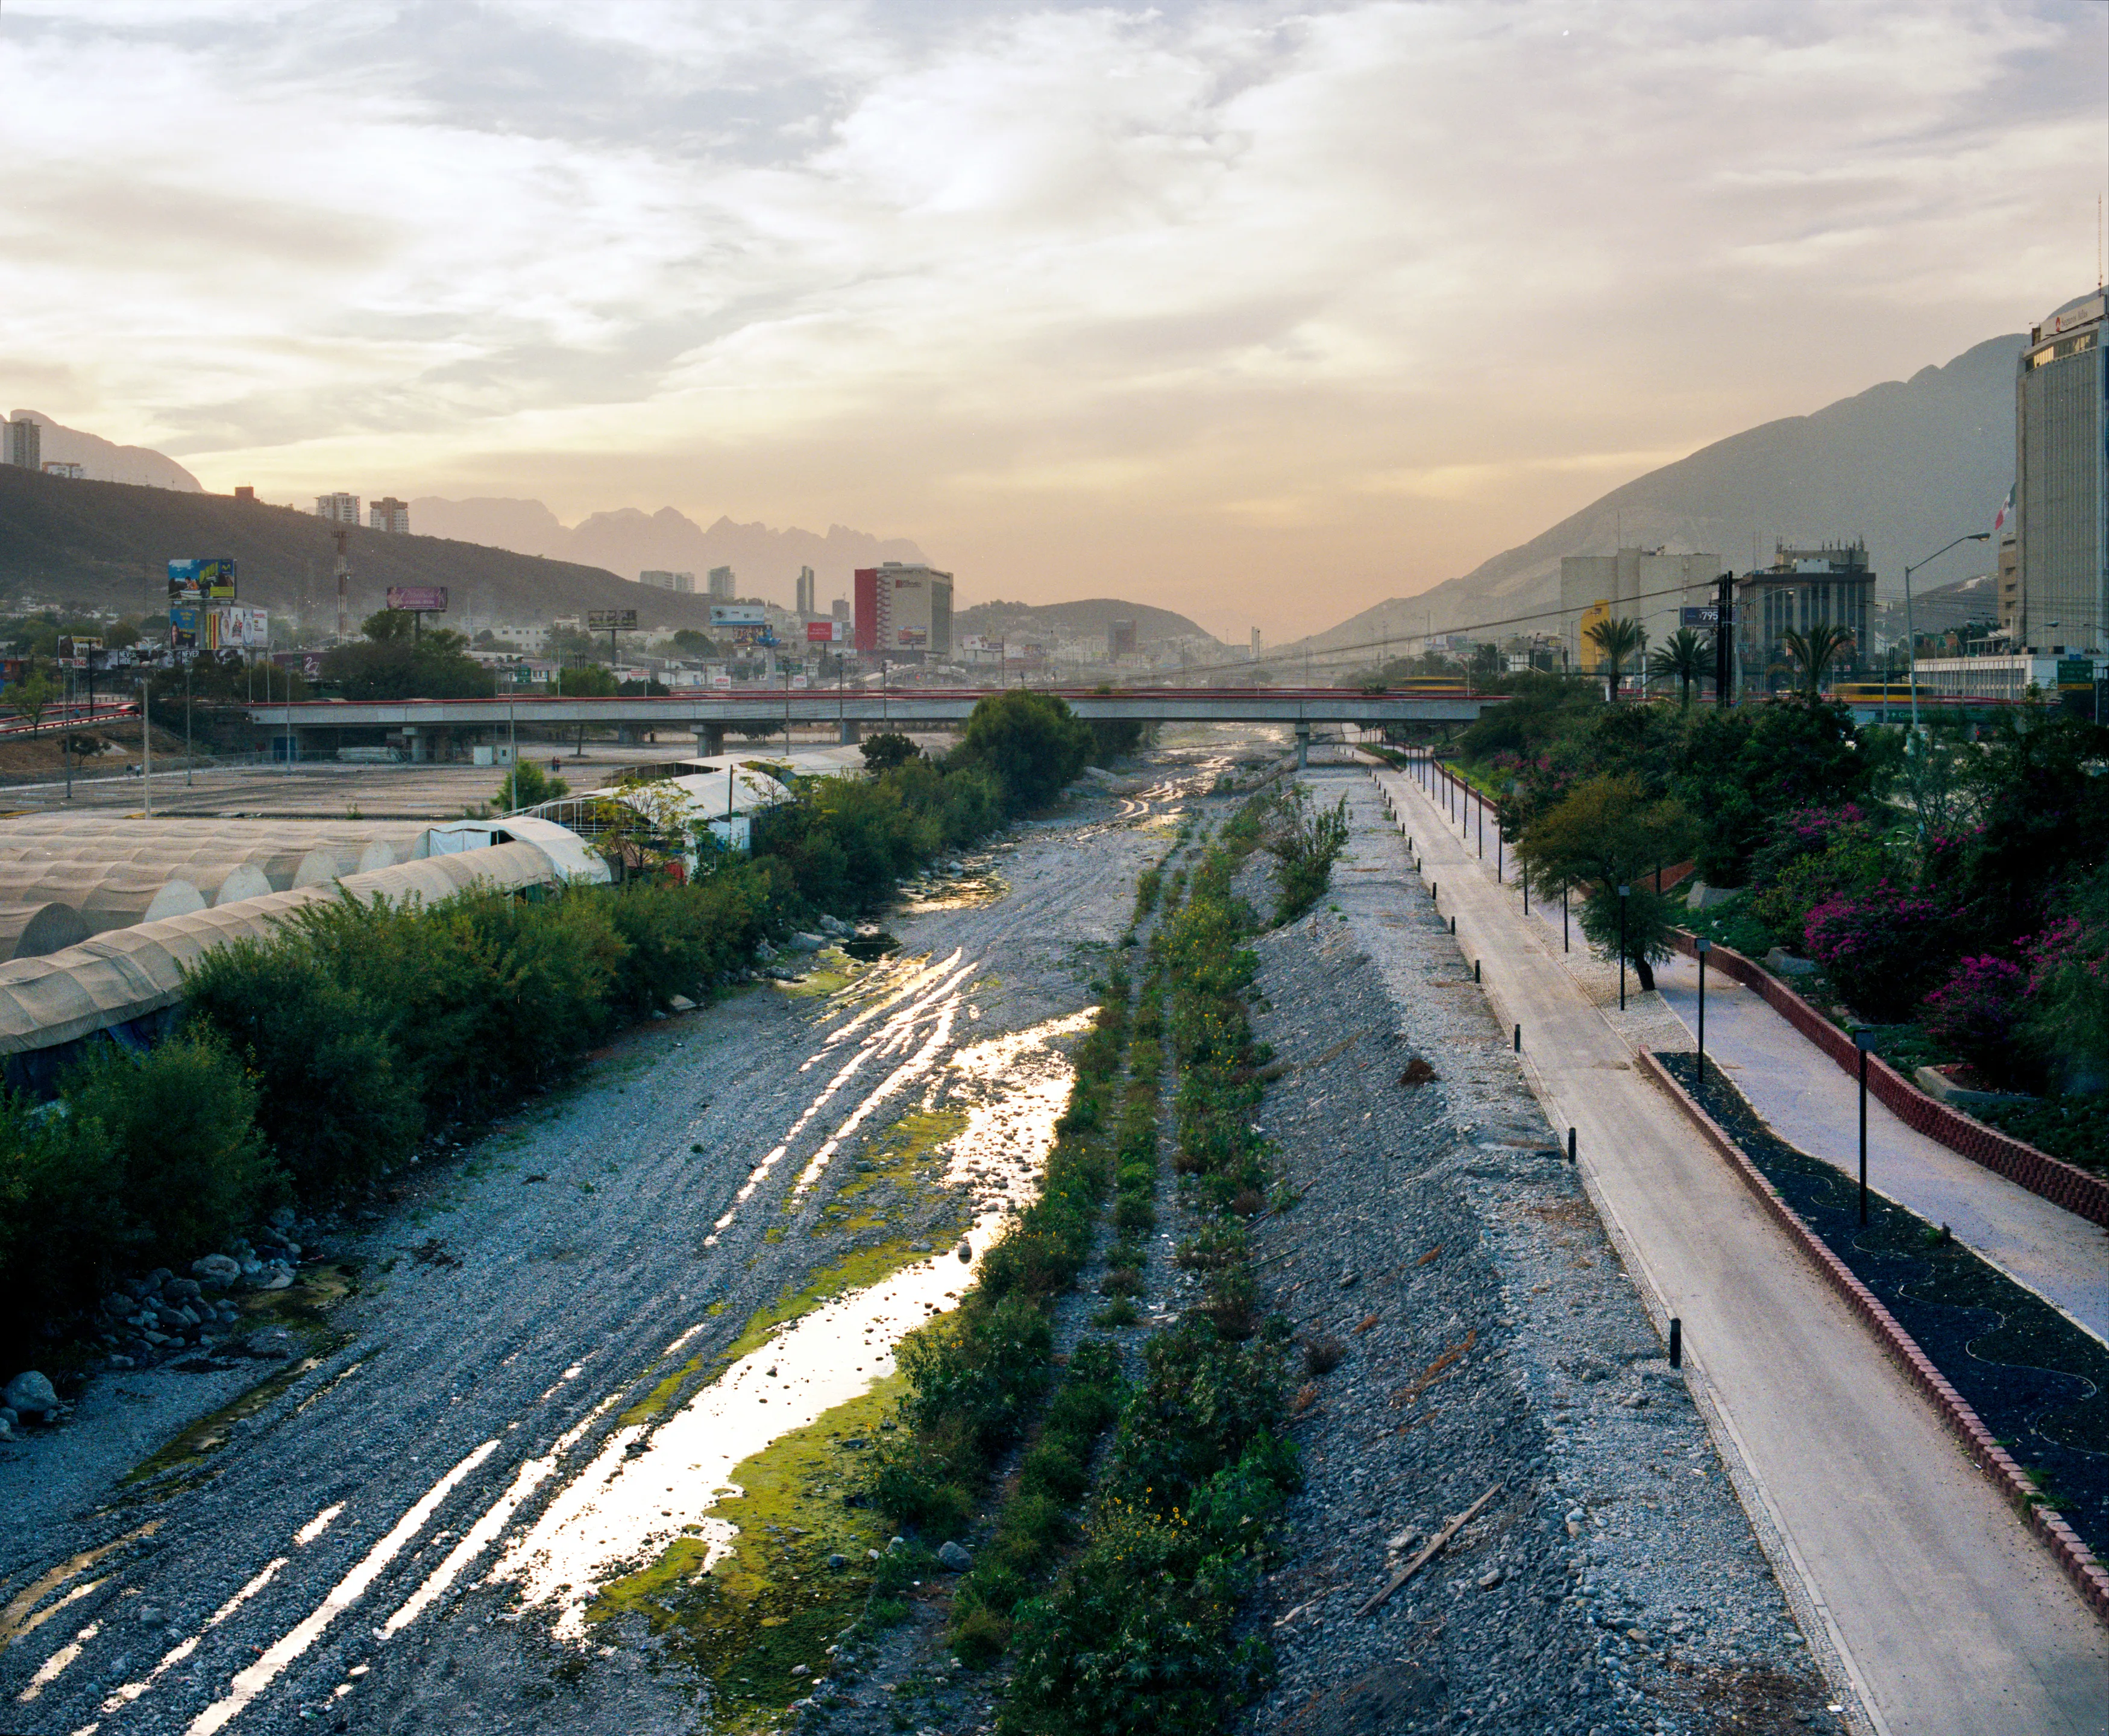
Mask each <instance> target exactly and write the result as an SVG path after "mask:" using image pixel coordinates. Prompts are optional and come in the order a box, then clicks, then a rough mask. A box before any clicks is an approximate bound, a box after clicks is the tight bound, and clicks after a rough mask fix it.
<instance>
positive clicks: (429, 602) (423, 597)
mask: <svg viewBox="0 0 2109 1736" xmlns="http://www.w3.org/2000/svg"><path fill="white" fill-rule="evenodd" d="M388 606H389V608H392V609H400V610H401V611H402V612H403V613H405V614H408V615H444V614H445V613H446V612H447V588H446V586H445V585H390V586H389V587H388Z"/></svg>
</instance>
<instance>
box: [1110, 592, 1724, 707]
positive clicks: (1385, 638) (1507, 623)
mask: <svg viewBox="0 0 2109 1736" xmlns="http://www.w3.org/2000/svg"><path fill="white" fill-rule="evenodd" d="M1713 583H1714V581H1710V580H1705V581H1700V582H1699V584H1698V585H1692V584H1689V583H1687V584H1684V585H1672V586H1671V587H1670V588H1669V590H1645V591H1642V592H1639V593H1638V594H1636V595H1634V596H1631V597H1621V598H1619V599H1618V601H1619V603H1621V604H1625V603H1652V602H1654V601H1655V600H1656V599H1658V598H1661V597H1682V596H1687V595H1690V594H1691V593H1692V592H1693V591H1694V590H1698V591H1699V592H1700V594H1702V595H1703V594H1707V593H1709V592H1710V591H1711V590H1712V588H1713ZM1601 600H1606V601H1608V600H1610V599H1601ZM1595 606H1596V604H1594V603H1591V604H1585V605H1584V606H1583V607H1584V608H1594V607H1595ZM1579 613H1583V611H1582V610H1580V609H1569V608H1565V606H1563V605H1556V606H1555V607H1553V608H1549V609H1538V610H1535V611H1533V613H1530V614H1528V615H1510V616H1506V617H1503V618H1502V619H1501V620H1499V621H1473V622H1465V625H1464V626H1457V627H1449V628H1446V629H1445V630H1444V631H1447V632H1452V633H1481V632H1485V631H1488V630H1489V629H1491V628H1493V627H1511V626H1521V625H1522V624H1523V623H1524V622H1529V621H1545V620H1548V619H1551V620H1560V619H1562V618H1563V617H1566V616H1568V615H1570V614H1579ZM1397 636H1398V635H1393V634H1384V635H1380V636H1379V637H1377V638H1375V639H1366V640H1355V641H1353V643H1351V644H1343V645H1332V646H1329V647H1327V648H1326V649H1324V650H1313V649H1311V648H1310V647H1309V646H1306V648H1305V649H1304V650H1303V652H1302V653H1300V655H1302V656H1303V657H1304V658H1311V657H1313V656H1316V657H1338V656H1344V655H1348V654H1349V653H1353V652H1356V651H1366V650H1369V649H1371V648H1372V647H1376V646H1384V645H1388V644H1390V642H1391V640H1393V638H1395V637H1397ZM1413 636H1415V635H1407V637H1409V638H1411V637H1413ZM1419 636H1420V637H1421V638H1423V639H1433V638H1434V636H1435V635H1434V634H1433V633H1432V632H1430V633H1425V634H1422V635H1419ZM1285 655H1287V653H1283V652H1274V653H1270V654H1269V655H1267V656H1265V657H1262V658H1258V659H1257V660H1255V659H1253V658H1246V659H1244V660H1243V661H1241V662H1235V663H1194V664H1191V665H1189V666H1188V667H1187V668H1186V670H1185V673H1188V674H1191V675H1208V674H1212V673H1214V672H1216V671H1222V670H1231V669H1253V668H1259V667H1264V666H1267V665H1270V664H1272V663H1273V662H1275V661H1276V659H1277V658H1282V657H1284V656H1285ZM1129 685H1135V683H1134V682H1131V683H1130V684H1129Z"/></svg>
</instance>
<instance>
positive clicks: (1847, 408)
mask: <svg viewBox="0 0 2109 1736" xmlns="http://www.w3.org/2000/svg"><path fill="white" fill-rule="evenodd" d="M2021 341H2022V340H2021V336H2020V334H2019V333H2014V334H2012V335H2011V336H2007V337H1994V338H1990V339H1988V340H1987V341H1985V342H1984V343H1981V344H1978V345H1976V346H1975V347H1973V348H1971V349H1969V350H1964V351H1963V352H1962V355H1958V356H1957V357H1956V358H1955V359H1954V360H1953V361H1951V362H1950V363H1949V364H1947V366H1945V367H1944V368H1921V369H1920V370H1919V372H1918V373H1915V374H1913V376H1912V377H1911V378H1910V379H1908V380H1902V381H1899V380H1891V381H1887V382H1884V383H1883V384H1881V385H1880V386H1874V387H1869V388H1868V389H1867V391H1863V392H1860V393H1858V394H1856V395H1855V396H1853V397H1850V398H1843V399H1840V400H1839V401H1838V402H1837V403H1836V404H1832V405H1827V406H1826V407H1825V408H1824V409H1820V410H1818V411H1817V412H1815V414H1813V415H1809V416H1789V417H1786V418H1782V420H1780V421H1777V422H1768V423H1763V424H1762V425H1760V426H1759V427H1754V428H1751V429H1750V430H1748V431H1747V432H1744V433H1741V434H1734V435H1731V436H1729V437H1728V438H1727V439H1726V440H1723V441H1716V442H1714V445H1710V446H1705V447H1702V448H1700V450H1698V451H1696V452H1695V453H1693V454H1691V456H1690V457H1689V458H1685V459H1678V461H1677V462H1676V463H1673V464H1665V465H1664V466H1663V468H1661V469H1660V470H1655V471H1651V472H1648V474H1647V475H1646V476H1643V477H1637V478H1636V479H1635V480H1633V481H1630V482H1628V483H1627V484H1626V485H1625V486H1624V487H1622V488H1615V489H1614V490H1612V491H1611V492H1610V493H1609V494H1607V495H1605V496H1604V497H1603V498H1602V499H1601V500H1597V501H1595V502H1593V503H1592V504H1590V505H1588V506H1586V507H1584V508H1583V509H1582V510H1581V511H1580V512H1578V513H1574V514H1573V515H1571V516H1570V517H1569V518H1563V519H1561V520H1560V522H1559V523H1558V524H1556V525H1554V526H1553V527H1552V528H1551V529H1550V530H1548V531H1546V532H1544V533H1543V534H1542V536H1534V537H1533V538H1532V539H1531V540H1529V542H1527V543H1524V544H1521V545H1519V546H1518V547H1516V548H1513V549H1507V550H1505V551H1504V552H1503V553H1502V554H1497V555H1496V556H1495V557H1494V558H1493V559H1492V560H1489V561H1487V562H1485V563H1483V564H1482V565H1480V566H1479V567H1474V569H1473V570H1472V571H1471V572H1468V573H1466V574H1465V575H1464V576H1463V577H1461V578H1456V579H1451V580H1448V581H1445V582H1444V583H1443V584H1441V585H1437V586H1436V587H1435V588H1434V590H1429V591H1425V592H1423V593H1422V594H1420V595H1419V596H1417V597H1396V598H1393V599H1389V601H1386V602H1384V603H1380V604H1378V605H1377V606H1376V607H1375V608H1371V609H1365V610H1364V611H1363V612H1362V613H1361V614H1359V615H1357V616H1354V617H1352V618H1351V619H1349V620H1347V621H1344V622H1341V623H1340V624H1339V626H1336V627H1333V628H1331V629H1330V630H1329V631H1326V632H1324V633H1321V634H1318V635H1314V636H1313V637H1312V639H1311V640H1310V641H1309V644H1310V646H1311V647H1312V649H1316V650H1323V649H1326V648H1327V647H1329V646H1346V645H1350V644H1367V643H1370V642H1372V641H1376V640H1382V639H1384V638H1386V637H1389V638H1392V639H1394V640H1401V641H1402V640H1406V639H1407V638H1409V637H1417V636H1418V635H1420V634H1421V633H1423V632H1425V631H1430V630H1432V631H1435V632H1438V633H1440V632H1444V631H1471V630H1472V629H1474V628H1477V627H1479V626H1483V625H1484V626H1488V628H1489V631H1488V635H1486V636H1488V637H1497V636H1502V635H1506V634H1509V633H1513V632H1526V631H1533V630H1537V631H1554V630H1556V621H1555V619H1554V618H1553V616H1552V614H1551V611H1554V610H1556V609H1557V608H1558V605H1559V601H1560V557H1561V556H1562V555H1563V554H1609V553H1610V552H1611V551H1612V550H1613V549H1615V548H1617V547H1618V546H1619V543H1620V541H1621V540H1623V541H1624V544H1625V545H1627V546H1628V547H1633V546H1636V545H1637V546H1640V547H1643V548H1651V549H1652V548H1657V547H1661V548H1665V549H1668V550H1669V552H1670V553H1672V554H1689V553H1692V552H1695V551H1699V550H1706V551H1709V552H1711V553H1714V554H1718V555H1720V556H1721V557H1722V558H1723V560H1724V561H1725V562H1726V563H1727V565H1728V566H1730V567H1733V568H1734V569H1735V570H1736V572H1744V571H1746V570H1748V568H1749V567H1750V564H1751V560H1752V555H1753V552H1755V554H1756V555H1757V556H1758V558H1759V559H1760V560H1761V561H1762V560H1769V559H1770V558H1771V554H1772V549H1773V544H1774V542H1775V541H1784V542H1789V543H1803V542H1811V543H1813V542H1822V541H1826V540H1840V539H1849V538H1852V537H1865V538H1866V539H1867V553H1868V558H1869V563H1870V564H1871V565H1872V567H1874V569H1875V572H1876V576H1877V585H1876V590H1877V594H1878V595H1881V596H1882V597H1885V598H1887V597H1890V596H1896V597H1901V596H1902V595H1903V593H1904V563H1905V562H1906V561H1917V560H1918V559H1920V558H1922V557H1923V556H1925V555H1927V554H1931V553H1932V552H1933V551H1934V550H1935V549H1938V548H1939V547H1940V545H1942V544H1943V543H1944V542H1946V541H1948V540H1949V539H1950V538H1951V537H1954V536H1961V535H1962V533H1963V532H1965V531H1989V529H1991V527H1992V519H1993V517H1994V514H1995V513H1997V512H1998V509H1999V504H2000V502H2001V501H2003V500H2005V498H2006V495H2007V489H2008V488H2009V487H2011V486H2012V484H2013V480H2014V369H2015V366H2016V359H2017V357H2018V355H2019V354H2020V350H2021ZM1993 565H1994V558H1993V554H1992V552H1991V545H1989V544H1973V545H1966V546H1965V547H1964V548H1962V549H1957V550H1956V551H1955V553H1954V554H1952V555H1950V556H1949V557H1948V558H1947V559H1946V560H1945V561H1944V562H1943V563H1940V565H1939V566H1937V567H1933V568H1931V569H1930V570H1929V572H1927V574H1926V578H1925V579H1924V580H1922V581H1920V582H1922V583H1926V584H1928V585H1941V584H1944V583H1951V582H1953V581H1955V580H1956V579H1958V577H1963V576H1969V575H1970V574H1971V573H1973V572H1985V571H1987V570H1989V568H1990V567H1992V566H1993ZM1533 614H1542V618H1540V619H1538V620H1533V621H1525V622H1520V623H1518V624H1516V625H1513V626H1508V625H1504V626H1494V625H1493V624H1494V623H1496V622H1508V621H1511V620H1512V619H1513V618H1514V617H1519V616H1524V617H1528V616H1531V615H1533ZM1283 649H1285V650H1286V649H1303V644H1302V643H1301V642H1299V644H1298V645H1297V646H1296V647H1294V648H1289V647H1284V648H1283Z"/></svg>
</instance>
